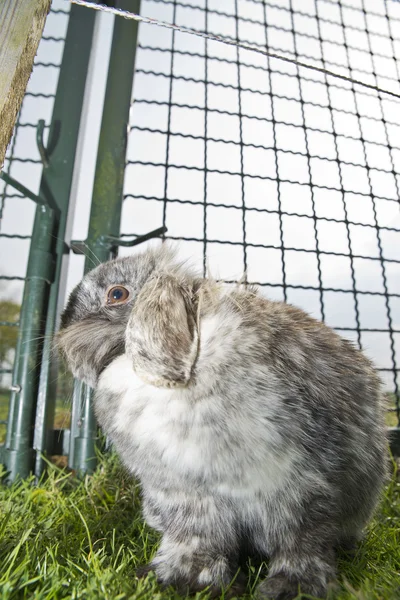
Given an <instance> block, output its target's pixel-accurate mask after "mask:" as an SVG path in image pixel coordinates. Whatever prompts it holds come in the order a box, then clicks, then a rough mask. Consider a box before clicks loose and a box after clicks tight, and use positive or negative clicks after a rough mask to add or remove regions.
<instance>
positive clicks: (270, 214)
mask: <svg viewBox="0 0 400 600" xmlns="http://www.w3.org/2000/svg"><path fill="white" fill-rule="evenodd" d="M142 14H144V15H147V16H150V17H153V18H156V19H159V20H162V21H167V22H169V23H174V24H177V25H180V26H185V27H191V28H194V29H198V30H201V31H205V32H207V33H211V34H214V35H223V36H227V37H229V38H230V39H232V40H236V41H237V42H239V43H251V44H252V45H255V46H257V48H259V49H260V50H263V51H267V52H269V53H273V54H278V55H279V54H281V55H282V54H283V55H284V56H285V57H289V58H290V59H292V60H293V62H284V61H282V60H278V59H277V58H272V57H270V56H265V55H262V54H258V53H255V52H252V51H249V50H246V49H242V48H237V47H234V46H232V45H224V44H223V43H219V42H216V41H210V40H204V39H202V38H200V37H195V36H193V35H189V34H187V33H182V32H179V31H171V30H167V29H160V28H159V27H156V26H154V25H149V24H142V25H141V29H140V35H139V46H138V51H137V69H136V75H135V85H134V101H133V105H132V117H131V128H130V137H129V144H128V157H127V167H126V177H125V203H124V211H123V218H122V227H123V235H128V234H131V235H132V234H138V235H140V234H142V233H144V232H145V231H146V230H148V229H149V228H154V227H156V226H166V227H167V228H168V234H167V235H166V237H167V238H169V239H172V240H177V241H179V243H180V248H181V254H182V256H185V257H188V256H191V257H193V258H194V260H196V261H197V262H198V264H199V265H202V267H203V271H204V272H205V271H206V267H207V265H208V266H209V268H210V271H211V273H212V274H213V275H214V276H216V277H218V278H220V279H222V280H225V281H227V282H230V281H236V280H238V279H240V278H241V277H242V276H243V273H246V276H247V280H248V281H249V282H250V283H255V284H258V285H260V286H261V287H262V289H263V291H264V293H265V294H267V295H268V296H269V297H271V298H276V299H279V300H285V301H288V302H291V303H293V304H296V305H298V306H301V307H303V308H304V309H305V310H307V311H308V312H310V313H311V314H312V315H314V316H315V317H317V318H322V319H324V320H325V321H326V322H327V323H328V325H330V326H332V327H334V328H335V329H336V330H337V331H338V332H339V333H341V334H342V335H344V336H346V337H348V338H350V339H351V340H353V341H354V342H355V343H356V344H358V345H359V346H360V347H363V348H364V350H365V351H366V353H367V354H368V355H369V356H371V358H372V359H373V360H374V361H375V362H376V364H377V365H378V368H379V370H380V373H381V376H382V378H383V381H384V384H385V390H386V392H387V397H388V400H389V403H390V409H391V411H392V412H391V415H390V416H389V418H388V422H389V423H390V424H391V425H392V426H396V425H397V426H398V425H399V417H400V413H399V352H400V287H399V281H400V278H399V275H400V250H399V248H400V244H399V242H400V235H399V234H400V211H399V200H400V196H399V186H400V135H399V134H400V103H399V98H396V97H392V96H390V95H388V94H385V93H382V92H377V91H374V90H373V89H370V88H366V87H364V86H362V85H359V84H356V83H352V82H351V81H345V80H343V79H339V78H335V77H333V76H331V75H327V74H326V73H324V72H318V71H315V70H311V69H308V68H305V67H304V66H299V65H298V64H296V63H298V62H301V63H307V64H310V65H313V66H315V67H319V68H321V69H326V70H329V71H333V72H335V73H338V74H340V75H342V76H344V77H348V78H350V79H356V80H360V81H363V82H365V83H367V84H369V85H370V86H378V87H380V88H383V89H385V90H388V91H389V92H393V93H394V94H399V93H400V76H399V74H400V3H398V2H385V1H384V0H376V1H374V2H371V1H368V0H352V1H348V2H346V1H343V2H341V1H334V0H306V1H304V2H295V1H292V0H271V1H270V0H263V1H255V0H229V1H226V2H222V3H221V2H216V1H215V0H193V1H190V2H189V1H187V0H186V1H184V0H182V1H181V0H143V2H142ZM132 224H133V226H132ZM124 252H125V253H126V252H127V251H126V250H125V251H124Z"/></svg>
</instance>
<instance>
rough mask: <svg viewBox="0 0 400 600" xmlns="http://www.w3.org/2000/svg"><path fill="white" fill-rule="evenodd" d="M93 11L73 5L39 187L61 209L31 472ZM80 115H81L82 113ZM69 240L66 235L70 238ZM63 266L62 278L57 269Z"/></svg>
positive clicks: (46, 394) (47, 421) (48, 386)
mask: <svg viewBox="0 0 400 600" xmlns="http://www.w3.org/2000/svg"><path fill="white" fill-rule="evenodd" d="M95 16H96V15H95V12H94V11H93V10H91V9H89V8H84V7H79V6H71V12H70V18H69V23H68V31H67V35H66V41H65V47H64V54H63V60H62V66H61V70H60V75H59V80H58V86H57V93H56V98H55V102H54V109H53V119H52V120H53V123H57V122H59V121H60V122H61V131H60V138H59V140H58V142H57V145H56V147H55V149H54V152H53V153H52V154H51V157H50V161H49V166H48V168H45V169H44V172H43V179H42V186H41V187H42V188H43V189H49V190H50V192H51V193H52V195H53V196H54V197H55V198H56V200H57V203H58V206H59V207H60V209H61V216H60V223H59V227H58V236H57V241H56V265H55V277H54V282H53V283H52V286H51V289H50V297H49V305H48V311H47V319H46V329H45V342H44V348H43V355H42V365H41V372H40V380H39V390H38V399H37V408H36V425H35V435H34V443H33V447H34V450H35V451H36V455H35V474H36V475H37V476H40V474H41V472H42V470H43V468H44V461H43V458H42V454H45V453H46V452H51V450H52V449H51V445H52V442H53V436H52V435H51V432H52V429H53V426H54V411H55V400H56V386H57V367H58V365H57V361H56V360H55V357H54V353H53V352H52V343H53V335H54V330H55V325H56V319H57V307H58V298H59V295H60V296H61V297H63V291H64V284H65V279H66V273H65V270H66V266H67V260H66V259H67V258H68V251H69V248H68V246H67V245H66V243H65V241H64V240H65V235H66V228H67V219H68V211H69V209H70V210H71V209H73V207H69V201H70V196H71V189H72V180H73V174H74V162H75V155H76V150H77V144H78V136H79V130H80V125H81V118H82V108H83V102H84V93H85V85H86V80H87V74H88V68H89V60H90V55H91V49H92V40H93V32H94V23H95ZM83 116H84V115H83ZM68 242H69V240H68ZM62 270H63V271H64V282H62V281H61V271H62Z"/></svg>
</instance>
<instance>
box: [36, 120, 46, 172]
mask: <svg viewBox="0 0 400 600" xmlns="http://www.w3.org/2000/svg"><path fill="white" fill-rule="evenodd" d="M44 126H45V122H44V120H43V119H40V120H39V121H38V124H37V127H36V145H37V147H38V150H39V154H40V159H41V161H42V163H43V166H44V167H48V166H49V155H48V152H47V149H46V148H45V147H44V143H43V132H44Z"/></svg>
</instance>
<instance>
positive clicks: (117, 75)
mask: <svg viewBox="0 0 400 600" xmlns="http://www.w3.org/2000/svg"><path fill="white" fill-rule="evenodd" d="M116 5H117V7H118V8H122V9H127V10H131V11H133V12H136V13H138V12H140V0H133V1H132V0H120V1H119V2H117V3H116ZM137 33H138V24H137V23H136V21H128V20H125V19H123V18H121V17H116V18H115V22H114V31H113V39H112V46H111V54H110V63H109V68H108V77H107V85H106V93H105V99H104V109H103V117H102V123H101V131H100V139H99V146H98V152H97V162H96V172H95V179H94V187H93V196H92V208H91V213H90V223H89V233H88V239H87V240H86V243H85V245H86V246H87V248H88V251H89V252H88V253H89V255H90V256H89V257H88V258H86V260H85V272H87V271H89V270H90V269H92V268H93V259H98V260H99V262H103V261H105V260H108V259H109V258H110V257H111V256H112V255H114V254H115V247H113V244H112V242H110V240H109V239H108V236H115V237H118V235H119V229H120V219H121V210H122V200H123V183H124V170H125V155H126V145H127V128H128V121H129V110H130V104H131V95H132V84H133V75H134V67H135V54H136V41H137ZM96 438H97V426H96V422H95V419H94V415H93V409H92V404H91V390H90V389H89V388H88V387H87V386H86V385H85V384H82V383H80V382H76V383H75V390H74V398H73V411H72V422H71V438H70V439H71V443H70V453H69V465H70V466H71V467H72V468H74V469H75V470H77V471H78V472H92V471H93V469H94V468H95V466H96V457H95V443H96Z"/></svg>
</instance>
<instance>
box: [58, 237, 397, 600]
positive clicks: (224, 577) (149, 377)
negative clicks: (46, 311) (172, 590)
mask: <svg viewBox="0 0 400 600" xmlns="http://www.w3.org/2000/svg"><path fill="white" fill-rule="evenodd" d="M58 344H59V347H60V349H61V351H62V353H63V354H64V356H65V357H66V360H67V363H68V365H69V367H70V369H71V371H72V372H73V374H74V375H75V377H77V378H78V379H81V380H83V381H85V382H86V383H87V384H89V385H90V386H92V387H94V388H95V390H96V391H95V397H94V404H95V411H96V415H97V418H98V421H99V423H100V425H101V427H102V428H103V430H104V431H105V433H106V434H107V435H108V436H109V438H110V439H111V440H112V442H113V444H114V446H115V448H116V450H117V452H118V453H119V455H120V457H121V459H122V461H123V463H124V464H125V466H126V467H127V468H128V470H129V471H130V472H131V473H132V474H133V475H134V476H135V477H137V478H138V479H139V480H140V482H141V487H142V496H143V513H144V518H145V519H146V521H147V523H148V524H149V525H150V526H151V527H153V528H155V529H156V530H158V531H159V532H161V533H162V540H161V543H160V546H159V549H158V552H157V554H156V555H155V558H154V559H153V561H152V562H151V564H150V565H149V566H148V569H149V570H153V571H155V573H156V576H157V578H158V580H159V581H160V582H161V583H162V584H164V585H168V584H173V585H175V586H176V587H177V588H178V589H179V590H180V591H183V592H186V591H190V592H196V591H197V590H200V589H202V588H205V587H207V586H209V587H210V589H211V591H212V592H213V593H215V594H218V593H219V591H220V589H221V588H224V587H227V586H228V585H229V583H230V582H231V580H232V578H233V577H234V576H235V573H236V572H237V569H238V565H239V561H240V560H241V557H243V555H245V556H247V555H257V556H261V557H266V558H268V559H269V573H268V576H267V578H266V579H265V580H263V581H261V583H259V585H258V588H257V591H256V594H257V597H259V598H269V599H271V600H272V599H274V600H278V599H279V600H286V599H290V598H294V597H295V596H296V595H297V594H298V592H299V590H301V592H303V593H306V594H312V595H314V596H317V597H323V596H325V595H326V593H327V584H328V583H329V582H330V581H331V580H334V578H335V570H336V568H335V549H336V548H337V547H338V546H341V545H345V546H346V547H348V546H349V545H351V544H353V543H355V542H357V540H359V539H360V537H361V534H362V531H363V528H364V526H365V525H366V523H367V522H368V520H369V519H370V517H371V515H372V512H373V510H374V508H375V506H376V504H377V501H378V499H379V494H380V491H381V489H382V485H383V483H384V481H385V477H386V437H385V427H384V420H383V402H382V393H381V388H380V381H379V378H378V376H377V373H376V372H375V370H374V368H373V365H372V364H371V362H370V361H369V360H368V359H367V358H366V357H365V356H364V355H363V354H362V352H360V351H359V350H358V349H356V348H355V347H354V346H353V345H352V343H350V342H349V341H347V340H346V339H343V338H341V337H340V336H339V335H337V334H336V333H335V332H334V331H332V330H331V329H330V328H329V327H327V326H326V325H324V324H323V323H321V322H319V321H317V320H315V319H313V318H311V317H310V316H308V315H307V314H306V313H304V312H303V311H302V310H300V309H298V308H295V307H293V306H290V305H288V304H284V303H282V302H275V301H270V300H268V299H266V298H265V297H263V296H261V295H259V293H258V292H257V290H256V289H255V288H253V287H246V286H239V285H238V286H237V287H226V286H225V287H224V286H223V285H220V284H218V283H216V282H214V281H211V280H207V279H202V278H200V277H198V276H197V275H196V273H194V272H192V271H191V269H190V268H189V267H187V265H185V263H180V262H179V261H178V260H177V259H176V257H175V254H174V252H173V251H172V250H171V249H170V248H168V247H166V246H165V245H163V246H161V248H159V249H156V250H147V251H145V252H144V253H142V254H137V255H135V256H132V257H127V258H119V259H116V260H112V261H110V262H107V263H105V264H101V265H99V266H98V267H97V268H95V269H94V270H93V271H91V272H90V273H88V274H87V275H85V277H84V279H83V281H82V282H81V283H80V284H79V285H78V286H77V287H76V288H75V289H74V291H73V292H72V294H71V296H70V298H69V301H68V304H67V307H66V309H65V311H64V313H63V315H62V325H61V330H60V333H59V337H58ZM237 581H238V580H237ZM234 585H235V584H234ZM233 589H234V590H236V592H237V591H238V590H237V589H236V588H234V587H233Z"/></svg>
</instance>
